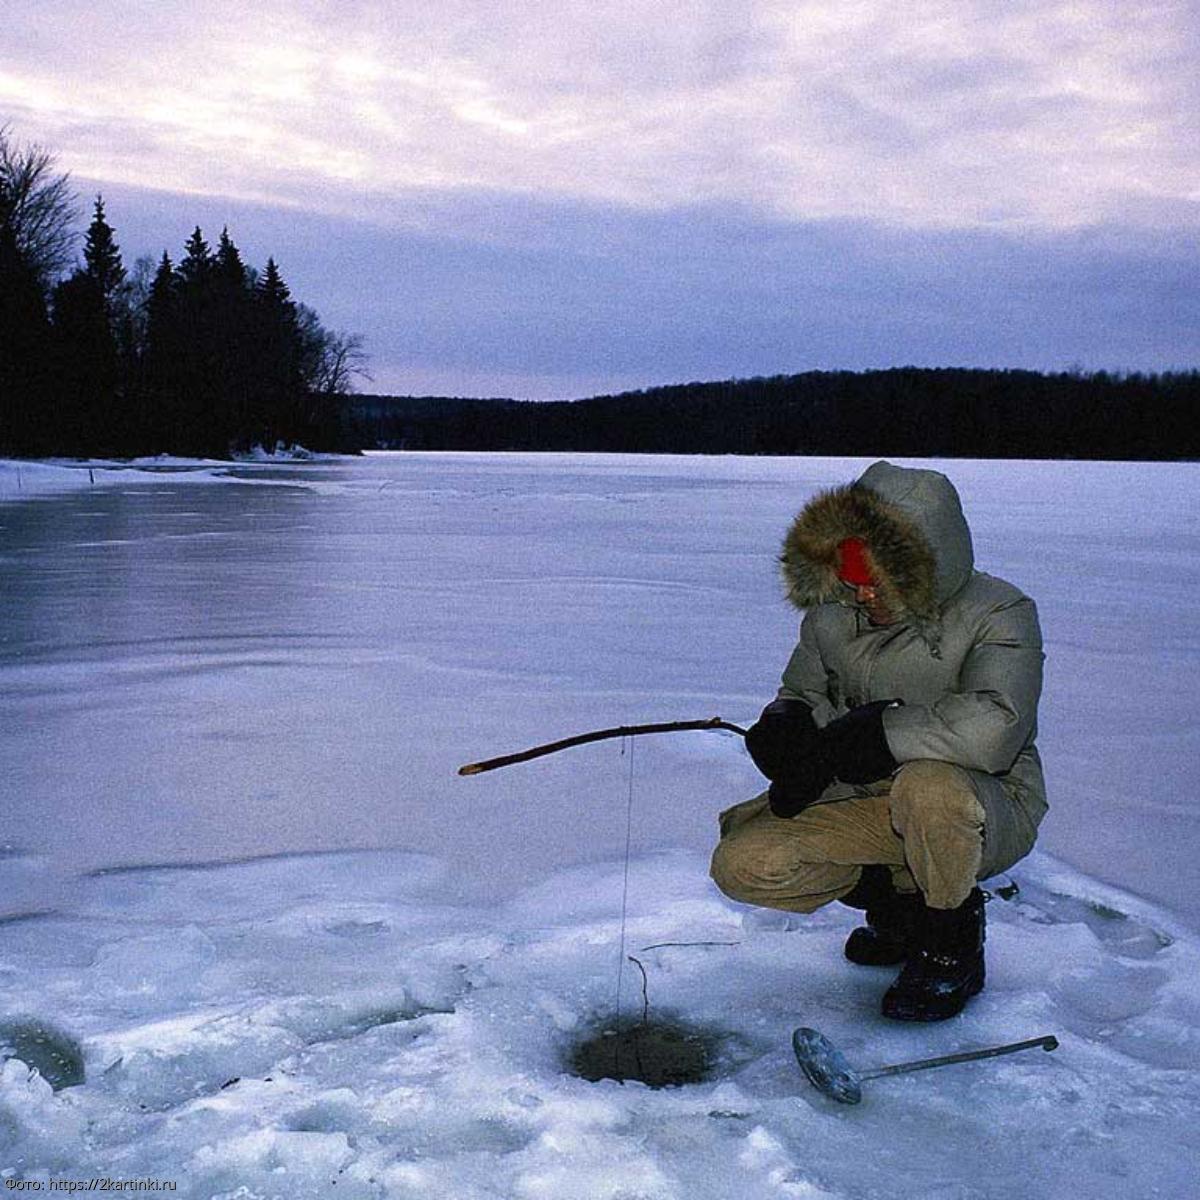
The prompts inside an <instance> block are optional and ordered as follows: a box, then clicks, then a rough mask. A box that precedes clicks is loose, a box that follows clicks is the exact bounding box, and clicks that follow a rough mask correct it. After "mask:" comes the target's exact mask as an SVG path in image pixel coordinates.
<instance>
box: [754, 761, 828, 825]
mask: <svg viewBox="0 0 1200 1200" xmlns="http://www.w3.org/2000/svg"><path fill="white" fill-rule="evenodd" d="M832 782H833V768H832V767H831V766H830V765H829V763H828V762H827V761H826V760H825V758H824V756H823V755H822V754H821V753H820V751H819V750H818V751H817V752H815V753H814V754H813V756H812V757H811V758H810V759H809V760H808V761H807V763H806V764H805V766H804V767H803V768H802V769H800V770H797V771H794V772H792V773H790V774H789V775H787V776H786V777H785V778H783V779H777V780H775V781H774V782H773V783H772V784H771V786H770V788H768V790H767V803H768V804H770V806H771V812H773V813H774V814H775V816H777V817H794V816H796V815H797V814H798V813H801V812H803V811H804V810H805V809H806V808H807V807H808V806H809V805H810V804H812V803H814V802H815V801H816V799H817V797H818V796H820V794H821V793H822V792H823V791H824V790H825V789H826V788H827V787H828V786H829V785H830V784H831V783H832Z"/></svg>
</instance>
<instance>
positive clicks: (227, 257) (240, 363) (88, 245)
mask: <svg viewBox="0 0 1200 1200" xmlns="http://www.w3.org/2000/svg"><path fill="white" fill-rule="evenodd" d="M52 161H53V160H52V159H51V158H50V156H49V155H48V154H46V152H44V151H42V150H39V149H38V148H36V147H33V148H25V149H22V148H18V147H16V146H15V145H14V144H13V143H12V141H11V139H10V138H9V136H8V131H7V130H5V129H2V128H0V453H3V454H15V455H28V456H46V455H68V456H87V457H91V456H120V457H126V456H133V455H144V454H158V453H170V454H182V455H203V456H211V457H225V456H227V455H229V454H230V453H232V452H236V451H238V450H245V449H249V448H250V447H252V446H255V445H261V446H264V447H267V448H273V447H274V446H275V445H276V443H278V442H283V443H284V444H292V443H299V444H301V445H304V446H306V447H308V448H310V449H345V448H349V443H348V442H347V441H346V437H345V433H344V431H343V429H342V427H341V418H342V412H343V410H342V405H341V402H340V394H341V393H344V392H346V391H348V390H349V382H350V379H351V376H352V375H354V374H356V373H361V362H362V352H361V344H360V341H359V339H358V338H357V337H354V336H346V335H343V334H337V333H331V332H330V331H328V330H326V329H325V328H323V327H322V325H321V323H320V321H319V319H318V318H317V315H316V313H315V312H313V310H312V309H310V308H307V307H306V306H305V305H303V304H299V303H297V302H296V301H295V300H294V299H293V298H292V296H291V294H290V292H289V289H288V285H287V283H286V282H285V281H284V279H283V277H282V276H281V274H280V272H279V268H278V267H277V265H276V264H275V262H274V260H273V259H268V260H267V263H266V266H265V268H264V269H263V270H262V271H261V272H259V271H257V270H255V269H254V268H253V267H249V266H247V265H246V264H245V263H244V262H243V261H242V257H241V254H240V252H239V251H238V248H237V246H236V245H235V244H234V242H233V239H232V238H231V237H230V236H229V231H228V230H225V231H223V232H222V233H221V235H220V239H219V241H218V243H217V246H216V248H215V249H213V248H212V247H210V245H209V243H208V242H207V241H206V240H205V238H204V235H203V233H202V232H201V230H200V229H199V228H196V229H195V231H194V232H193V233H192V235H191V237H190V238H189V239H188V240H187V243H186V244H185V246H184V247H183V252H182V255H181V256H180V258H179V261H178V262H177V263H173V262H172V260H171V258H170V256H169V255H168V254H167V253H166V252H165V251H164V252H163V255H162V257H161V259H160V260H159V261H158V262H157V263H155V262H154V261H153V260H152V259H139V260H138V262H137V263H136V264H135V265H134V267H133V269H132V271H127V270H126V267H125V264H124V263H123V261H122V258H121V251H120V247H119V245H118V243H117V239H116V233H115V231H114V230H113V228H112V226H111V225H109V223H108V221H107V220H106V217H105V212H104V203H103V200H102V199H101V198H99V197H97V198H96V201H95V204H94V207H93V212H92V219H91V223H90V225H89V226H88V228H87V233H86V238H85V240H84V244H83V254H82V261H76V262H74V263H71V262H70V258H71V256H72V254H73V248H74V244H75V234H74V232H73V230H72V229H71V224H72V222H73V220H74V218H75V207H74V197H73V196H72V195H71V194H70V192H69V190H68V188H67V186H66V185H67V180H66V177H65V176H59V175H56V174H55V173H54V171H53V167H52Z"/></svg>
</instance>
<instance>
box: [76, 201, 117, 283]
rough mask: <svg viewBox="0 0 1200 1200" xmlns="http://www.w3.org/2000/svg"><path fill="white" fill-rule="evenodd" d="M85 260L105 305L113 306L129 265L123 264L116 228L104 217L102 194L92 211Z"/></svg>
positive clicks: (84, 253)
mask: <svg viewBox="0 0 1200 1200" xmlns="http://www.w3.org/2000/svg"><path fill="white" fill-rule="evenodd" d="M83 260H84V263H85V264H86V270H87V273H88V275H90V276H91V278H92V279H93V280H94V281H95V284H96V286H97V287H98V288H99V289H100V293H101V295H103V297H104V302H105V304H107V305H109V306H110V307H111V306H112V304H113V301H114V298H115V297H116V294H117V289H118V288H119V287H120V286H121V284H122V283H124V282H125V267H124V266H123V265H122V263H121V247H120V246H118V245H117V240H116V237H115V235H114V233H113V227H112V226H111V225H110V224H109V223H108V222H107V221H106V220H105V219H104V198H103V197H102V196H97V197H96V203H95V206H94V208H93V210H92V223H91V224H90V225H89V226H88V231H87V237H86V238H85V239H84V244H83Z"/></svg>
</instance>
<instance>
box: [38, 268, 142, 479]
mask: <svg viewBox="0 0 1200 1200" xmlns="http://www.w3.org/2000/svg"><path fill="white" fill-rule="evenodd" d="M52 303H53V325H54V343H55V347H54V359H55V384H56V389H55V390H56V393H57V395H56V399H55V405H54V408H55V412H54V423H55V427H56V429H57V431H58V434H59V437H60V438H61V440H60V442H59V445H58V447H57V449H58V451H59V452H60V453H67V454H74V455H78V456H80V457H81V458H88V457H91V456H93V455H97V454H121V453H123V452H124V451H125V449H126V447H125V444H124V443H125V440H126V438H127V436H128V433H129V430H128V428H127V422H126V421H125V420H124V414H123V412H122V410H121V408H120V406H119V403H118V395H117V380H118V370H119V369H118V363H117V343H116V339H115V338H114V337H113V333H112V327H111V326H110V324H109V320H108V312H107V310H106V309H105V305H104V293H103V292H102V291H101V290H100V285H99V284H98V283H97V282H96V280H95V279H94V278H93V277H92V276H91V275H90V274H89V273H88V272H87V271H85V270H77V271H75V273H74V274H73V275H71V276H70V278H68V279H65V280H63V281H62V282H61V283H59V284H57V285H55V288H54V292H53V296H52Z"/></svg>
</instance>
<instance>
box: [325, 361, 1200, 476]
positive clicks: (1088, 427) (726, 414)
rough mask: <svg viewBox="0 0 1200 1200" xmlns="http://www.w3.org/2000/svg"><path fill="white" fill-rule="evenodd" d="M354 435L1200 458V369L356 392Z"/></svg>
mask: <svg viewBox="0 0 1200 1200" xmlns="http://www.w3.org/2000/svg"><path fill="white" fill-rule="evenodd" d="M344 403H345V404H346V406H347V414H348V424H349V428H350V431H351V436H352V437H353V438H355V439H356V440H358V441H359V442H361V444H362V445H366V446H378V447H381V448H393V449H407V450H449V449H453V450H585V451H586V450H594V451H599V450H607V451H635V452H645V453H675V454H696V453H699V454H795V455H811V454H829V455H843V454H854V455H858V454H862V455H889V454H890V455H896V456H909V457H924V456H937V457H946V458H1102V459H1195V458H1198V457H1200V433H1198V432H1197V427H1198V422H1197V420H1196V414H1197V412H1200V372H1195V371H1192V372H1181V373H1174V374H1164V375H1140V374H1132V375H1112V374H1107V373H1104V372H1100V373H1096V374H1083V373H1079V372H1069V373H1063V374H1053V375H1046V374H1040V373H1038V372H1035V371H998V370H961V369H949V368H948V369H922V368H916V367H904V368H900V369H895V370H887V371H865V372H850V371H812V372H808V373H806V374H803V375H778V376H773V377H770V378H760V379H738V380H727V381H725V382H721V383H687V384H680V385H677V386H673V387H659V388H648V389H646V390H644V391H637V392H626V393H622V394H621V395H616V396H596V397H593V398H591V399H588V400H575V401H553V402H547V403H532V402H527V401H514V400H459V399H440V398H432V397H397V396H368V395H361V396H353V397H348V398H346V400H345V401H344Z"/></svg>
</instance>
